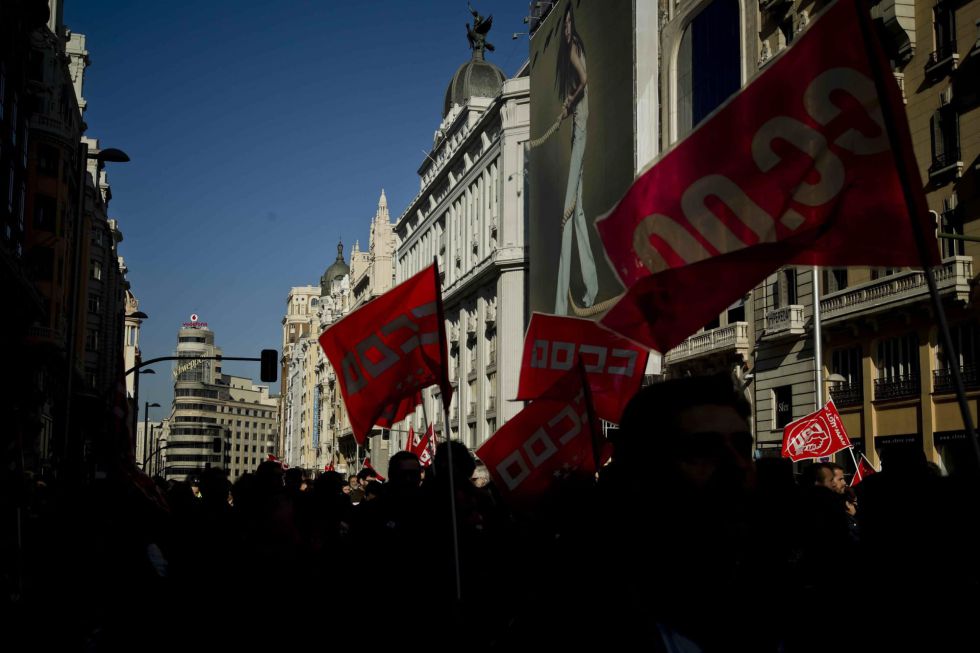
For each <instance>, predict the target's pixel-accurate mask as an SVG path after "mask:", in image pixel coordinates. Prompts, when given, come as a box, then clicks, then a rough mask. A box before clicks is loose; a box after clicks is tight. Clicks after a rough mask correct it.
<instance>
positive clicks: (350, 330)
mask: <svg viewBox="0 0 980 653" xmlns="http://www.w3.org/2000/svg"><path fill="white" fill-rule="evenodd" d="M438 284H439V274H438V270H436V266H435V265H432V266H429V267H428V268H426V269H425V270H423V271H422V272H419V273H418V274H416V275H415V276H414V277H412V278H411V279H408V280H407V281H405V282H404V283H402V284H400V285H398V286H396V287H395V288H393V289H392V290H390V291H388V292H386V293H385V294H384V295H382V296H380V297H378V298H376V299H374V300H373V301H371V302H369V303H368V304H366V305H365V306H363V307H361V308H359V309H357V310H356V311H354V312H353V313H350V314H349V315H347V316H346V317H345V318H343V319H342V320H340V321H339V322H337V323H336V324H334V325H333V326H331V327H330V328H328V329H327V330H326V331H324V332H323V334H322V335H321V336H320V346H321V347H323V351H324V353H326V355H327V358H328V359H329V360H330V364H331V365H333V367H334V369H335V370H336V371H337V380H338V382H339V383H340V391H341V394H343V397H344V403H345V404H346V406H347V413H348V415H349V417H350V423H351V429H352V430H353V432H354V438H355V440H357V442H358V443H361V444H363V443H364V440H365V439H366V438H367V436H368V434H369V433H370V431H371V428H372V427H373V426H374V425H375V424H378V423H379V420H380V421H381V422H382V423H383V425H384V424H387V425H388V426H390V425H391V424H393V423H394V422H395V421H397V419H396V418H398V416H399V415H401V418H404V416H405V415H407V414H408V412H410V411H408V409H407V406H408V404H407V403H406V401H408V402H410V403H412V409H414V406H415V403H414V402H415V396H416V393H417V392H418V391H419V390H421V389H422V388H425V387H427V386H429V385H433V384H439V386H440V388H441V390H442V397H443V401H446V402H449V401H450V400H451V399H452V386H451V385H450V384H449V370H448V367H447V366H446V363H447V361H446V347H445V320H444V319H443V316H442V301H441V297H440V294H439V291H438ZM403 410H404V411H406V412H404V413H403V412H402V411H403Z"/></svg>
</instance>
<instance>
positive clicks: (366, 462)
mask: <svg viewBox="0 0 980 653" xmlns="http://www.w3.org/2000/svg"><path fill="white" fill-rule="evenodd" d="M362 467H364V469H372V470H374V475H375V476H376V477H377V479H378V480H379V481H384V480H385V477H384V476H382V475H381V474H380V473H379V472H378V470H376V469H374V467H372V466H371V457H370V456H368V457H367V458H365V459H364V464H363V465H362Z"/></svg>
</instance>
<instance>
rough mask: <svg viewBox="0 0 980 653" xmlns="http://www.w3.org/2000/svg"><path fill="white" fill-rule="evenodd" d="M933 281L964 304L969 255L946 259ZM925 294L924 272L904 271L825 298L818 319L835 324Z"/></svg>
mask: <svg viewBox="0 0 980 653" xmlns="http://www.w3.org/2000/svg"><path fill="white" fill-rule="evenodd" d="M935 278H936V286H937V287H938V289H939V292H940V293H945V294H955V295H956V298H957V299H961V300H963V301H968V300H969V298H970V280H971V279H972V278H973V259H972V258H971V257H969V256H954V257H951V258H948V259H946V260H945V261H943V264H942V266H940V267H938V268H936V269H935ZM928 294H929V288H928V286H927V285H926V275H925V272H923V271H922V270H908V271H906V272H900V273H898V274H893V275H890V276H887V277H883V278H881V279H877V280H875V281H870V282H868V283H863V284H860V285H858V286H852V287H851V288H847V289H846V290H841V291H839V292H835V293H830V294H828V295H826V296H825V297H824V298H823V299H821V300H820V313H821V320H822V321H823V323H824V324H828V323H833V322H839V321H841V320H846V319H848V318H851V317H854V316H856V315H861V314H864V313H870V312H875V311H880V310H882V309H885V308H891V307H893V306H895V305H899V304H909V303H913V302H918V301H922V300H924V299H925V298H926V297H927V296H928Z"/></svg>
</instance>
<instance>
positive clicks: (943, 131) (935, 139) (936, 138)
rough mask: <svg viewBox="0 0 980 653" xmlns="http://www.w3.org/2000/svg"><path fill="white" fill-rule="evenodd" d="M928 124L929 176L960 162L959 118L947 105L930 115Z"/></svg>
mask: <svg viewBox="0 0 980 653" xmlns="http://www.w3.org/2000/svg"><path fill="white" fill-rule="evenodd" d="M929 124H930V127H931V129H932V165H930V166H929V174H935V173H938V172H940V171H943V170H945V169H946V168H948V167H950V166H953V165H956V163H957V162H959V160H960V117H959V114H957V113H956V109H955V108H954V107H953V105H952V104H947V105H945V106H942V107H940V108H939V110H938V111H936V112H935V113H934V114H932V119H931V120H930V123H929Z"/></svg>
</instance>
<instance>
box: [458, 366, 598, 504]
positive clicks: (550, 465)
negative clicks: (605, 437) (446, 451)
mask: <svg viewBox="0 0 980 653" xmlns="http://www.w3.org/2000/svg"><path fill="white" fill-rule="evenodd" d="M560 383H569V384H572V383H575V384H578V387H579V391H578V392H577V393H575V394H574V398H572V399H568V400H554V399H538V400H536V401H534V402H532V403H531V404H529V405H528V406H527V407H525V408H524V410H522V411H521V412H520V413H518V414H517V415H516V416H514V417H513V418H511V419H510V420H509V421H508V422H507V423H506V424H504V425H503V426H502V427H500V428H499V429H497V432H496V433H495V434H494V435H493V436H492V437H491V438H490V439H489V440H487V441H486V442H484V443H483V446H481V447H480V448H479V449H478V450H477V452H476V455H477V457H478V458H479V459H480V460H482V461H483V462H484V463H486V466H487V469H488V470H489V471H490V474H491V476H493V479H494V482H495V483H496V484H497V486H498V487H499V488H500V489H501V490H502V491H503V492H505V493H507V494H508V495H509V496H510V497H511V498H512V499H514V500H516V501H523V500H528V499H534V498H535V497H538V496H540V495H542V494H544V493H546V492H547V491H548V490H549V488H550V487H551V485H552V484H553V483H554V482H555V479H556V478H561V477H563V476H568V475H585V476H589V477H591V476H593V475H594V474H595V471H596V466H595V461H594V459H593V440H592V439H593V433H592V427H591V420H590V419H589V414H588V413H589V411H588V408H587V406H586V397H585V392H584V389H583V387H582V383H581V381H580V380H579V374H578V372H577V371H576V370H573V371H571V372H569V373H568V374H567V375H566V377H565V378H564V379H562V381H561V382H560ZM562 394H563V393H562V392H559V391H555V392H549V395H551V396H562Z"/></svg>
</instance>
